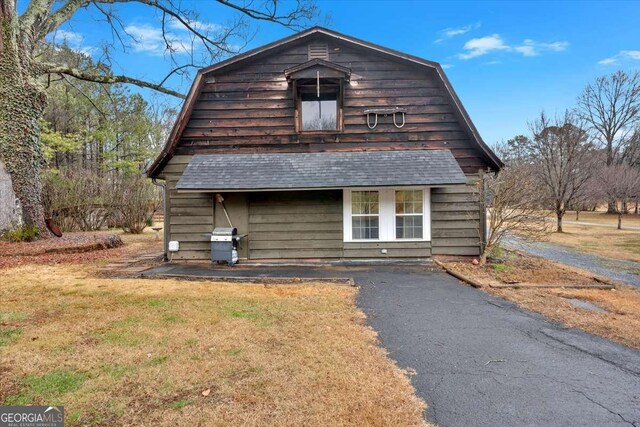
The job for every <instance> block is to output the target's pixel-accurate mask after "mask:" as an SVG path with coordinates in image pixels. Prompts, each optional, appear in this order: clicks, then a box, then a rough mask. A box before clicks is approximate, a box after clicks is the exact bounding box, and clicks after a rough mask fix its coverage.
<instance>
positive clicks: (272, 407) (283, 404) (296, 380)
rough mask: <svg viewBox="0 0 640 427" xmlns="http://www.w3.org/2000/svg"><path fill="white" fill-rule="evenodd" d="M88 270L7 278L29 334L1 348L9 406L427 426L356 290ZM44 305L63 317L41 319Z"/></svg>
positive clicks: (162, 419)
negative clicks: (115, 274) (114, 276)
mask: <svg viewBox="0 0 640 427" xmlns="http://www.w3.org/2000/svg"><path fill="white" fill-rule="evenodd" d="M87 267H88V266H86V265H62V264H60V265H55V266H48V265H45V266H42V265H41V266H33V265H29V266H22V267H18V268H13V269H8V270H5V271H3V272H2V274H3V278H5V279H6V282H4V283H6V285H4V284H3V286H2V287H1V288H0V313H4V314H3V318H6V319H7V320H6V321H7V322H8V323H11V324H12V325H14V324H15V325H19V326H20V328H21V329H22V333H21V334H20V335H19V336H15V337H13V338H12V339H11V340H8V341H7V344H6V345H5V346H3V347H2V348H1V351H0V366H11V370H10V371H3V372H1V373H0V377H1V380H0V396H1V400H0V404H45V403H46V404H50V403H56V402H59V403H64V405H65V414H66V416H67V420H66V421H67V424H66V425H69V426H76V425H158V426H174V425H310V426H313V425H317V426H324V425H345V426H346V425H353V426H360V425H372V426H384V425H397V426H417V425H424V421H423V419H422V411H423V408H424V403H423V402H422V401H420V400H419V399H418V398H417V397H416V395H415V393H414V390H413V388H412V386H411V383H410V381H409V379H408V377H407V374H406V373H405V372H403V371H401V370H400V369H399V368H398V367H397V366H396V365H395V364H394V363H393V362H392V361H391V360H390V359H389V358H388V357H387V355H386V353H385V352H384V351H383V350H382V349H381V348H380V347H379V346H378V342H377V336H376V334H375V332H374V331H372V330H371V329H370V328H368V327H367V326H366V325H365V322H364V320H365V317H364V314H363V313H362V312H361V311H359V310H358V309H357V307H356V305H355V301H354V300H355V295H356V293H357V289H356V288H354V287H348V286H335V285H328V284H322V283H315V284H305V283H296V284H294V285H284V284H283V285H278V286H265V285H264V284H261V283H253V284H243V285H234V286H230V285H228V284H225V283H216V282H211V281H207V282H199V281H178V280H172V279H164V280H148V279H107V278H97V277H95V276H94V275H93V273H91V272H90V269H89V268H87ZM43 307H46V310H47V311H54V312H55V313H57V315H55V316H51V317H49V318H48V320H47V321H46V322H40V321H38V319H39V318H40V317H41V313H42V312H43V311H44V308H43ZM87 313H91V315H90V316H89V315H87ZM34 338H35V339H34Z"/></svg>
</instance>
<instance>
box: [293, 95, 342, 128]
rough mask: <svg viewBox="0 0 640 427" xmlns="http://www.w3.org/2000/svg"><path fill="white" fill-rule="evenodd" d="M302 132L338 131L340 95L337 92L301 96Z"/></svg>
mask: <svg viewBox="0 0 640 427" xmlns="http://www.w3.org/2000/svg"><path fill="white" fill-rule="evenodd" d="M301 106H302V108H301V111H300V114H301V118H302V120H301V121H302V130H336V129H337V128H338V94H337V93H335V92H329V93H320V97H318V96H317V94H316V93H313V94H311V93H303V94H302V95H301Z"/></svg>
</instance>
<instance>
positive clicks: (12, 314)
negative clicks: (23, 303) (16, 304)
mask: <svg viewBox="0 0 640 427" xmlns="http://www.w3.org/2000/svg"><path fill="white" fill-rule="evenodd" d="M27 317H29V315H28V314H27V313H23V312H21V311H0V322H17V321H20V320H24V319H26V318H27Z"/></svg>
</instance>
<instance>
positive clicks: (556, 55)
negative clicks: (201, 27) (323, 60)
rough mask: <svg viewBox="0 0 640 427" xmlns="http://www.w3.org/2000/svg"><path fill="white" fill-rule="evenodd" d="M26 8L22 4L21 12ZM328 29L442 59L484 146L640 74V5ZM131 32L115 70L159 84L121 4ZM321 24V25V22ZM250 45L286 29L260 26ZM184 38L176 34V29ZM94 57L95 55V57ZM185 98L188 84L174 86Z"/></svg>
mask: <svg viewBox="0 0 640 427" xmlns="http://www.w3.org/2000/svg"><path fill="white" fill-rule="evenodd" d="M24 4H25V3H24V2H22V3H21V7H22V8H23V7H24ZM183 4H185V5H186V6H188V7H191V8H193V9H197V10H198V11H199V12H200V14H201V16H200V17H199V18H198V19H199V20H200V21H202V22H207V23H213V24H224V23H225V22H226V21H228V20H229V19H231V17H232V13H231V12H230V11H229V10H227V9H226V8H225V7H223V6H220V5H218V4H215V3H213V2H210V1H204V0H187V1H183ZM318 5H319V7H320V9H321V11H322V12H323V13H324V14H327V15H329V16H330V21H329V22H330V25H329V27H330V28H331V29H334V30H336V31H339V32H343V33H345V34H348V35H352V36H355V37H358V38H362V39H365V40H368V41H371V42H373V43H377V44H381V45H384V46H387V47H391V48H394V49H397V50H401V51H404V52H407V53H410V54H413V55H417V56H420V57H423V58H426V59H430V60H433V61H437V62H440V63H441V64H443V65H444V66H445V68H446V73H447V75H448V76H449V78H450V80H451V82H452V84H453V86H454V88H455V90H456V91H457V93H458V95H459V96H460V98H461V99H462V102H463V103H464V105H465V107H466V108H467V110H468V111H469V114H470V115H471V118H472V120H473V121H474V123H475V124H476V126H477V127H478V129H479V131H480V133H481V135H482V136H483V138H484V139H485V140H486V141H487V142H488V143H490V144H493V143H494V142H495V141H499V140H502V139H507V138H509V137H511V136H513V135H516V134H518V133H525V132H526V131H527V122H528V121H531V120H533V119H534V118H535V116H536V115H537V114H538V113H539V112H540V111H541V110H542V109H544V110H545V111H547V112H548V113H556V112H561V111H563V110H564V109H565V108H571V107H572V106H573V105H574V102H575V98H576V96H577V95H578V93H579V92H580V90H581V89H582V88H583V87H584V85H585V84H586V83H588V82H589V81H591V80H593V79H595V78H596V77H597V76H600V75H603V74H607V73H611V72H614V71H616V70H617V69H624V70H627V71H633V70H637V69H640V25H638V22H637V20H638V17H640V2H633V1H628V2H613V1H608V2H542V1H536V2H506V1H500V2H402V1H372V0H370V1H352V2H347V1H322V0H320V1H318ZM117 10H118V11H119V15H120V17H121V18H122V21H123V23H124V24H125V25H126V26H128V27H129V29H130V32H134V33H136V34H140V35H141V37H140V38H142V39H144V43H142V44H140V45H135V43H134V44H133V45H132V46H130V47H129V49H128V52H127V53H120V54H117V55H116V56H115V59H116V63H115V68H116V70H118V71H125V72H127V73H128V74H131V75H134V76H136V77H141V78H146V79H151V80H157V79H160V78H162V76H163V75H164V73H166V70H167V69H168V68H169V64H168V63H167V59H166V58H165V57H164V56H163V55H162V53H161V52H160V50H161V48H160V47H159V46H161V44H159V43H158V40H156V39H154V37H155V35H157V31H158V29H159V20H158V16H156V15H155V14H154V13H153V12H152V10H151V9H150V8H148V7H145V6H142V5H129V4H124V5H119V6H118V8H117ZM97 19H99V15H98V14H97V13H96V12H95V11H93V12H92V11H90V10H89V11H81V12H80V13H78V14H77V16H76V17H74V19H73V20H72V21H71V22H70V23H69V24H68V25H66V26H65V27H64V28H63V30H64V31H66V33H62V35H63V36H64V37H65V38H67V40H68V42H69V44H71V45H74V46H76V47H77V48H80V49H85V50H87V51H89V52H95V51H96V47H97V46H99V45H100V43H102V42H104V41H105V40H110V38H111V33H110V32H109V30H108V28H107V26H106V25H104V24H103V23H100V22H98V21H97ZM321 23H324V21H322V22H321ZM256 30H257V32H256V33H255V36H254V37H253V38H252V40H251V42H250V43H249V45H248V46H247V49H248V48H253V47H257V46H260V45H262V44H264V43H267V42H270V41H273V40H276V39H278V38H281V37H285V36H287V35H289V34H291V30H289V29H287V28H283V27H281V26H278V25H274V24H266V23H262V24H260V25H259V26H258V27H256ZM175 32H176V34H177V35H178V36H179V35H180V29H177V28H176V30H175ZM94 54H95V53H94ZM173 85H174V87H176V88H179V89H181V90H183V91H186V90H187V89H188V85H189V83H188V82H180V81H177V80H174V81H173Z"/></svg>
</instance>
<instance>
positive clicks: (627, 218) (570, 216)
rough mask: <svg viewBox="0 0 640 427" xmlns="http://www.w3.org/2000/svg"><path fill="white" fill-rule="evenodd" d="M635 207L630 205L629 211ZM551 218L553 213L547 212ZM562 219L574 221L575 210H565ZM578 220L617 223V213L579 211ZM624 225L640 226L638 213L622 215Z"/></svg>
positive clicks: (553, 216)
mask: <svg viewBox="0 0 640 427" xmlns="http://www.w3.org/2000/svg"><path fill="white" fill-rule="evenodd" d="M633 208H635V206H634V205H631V206H630V209H631V211H633ZM549 215H550V216H551V217H552V218H555V215H553V214H551V213H550V214H549ZM564 219H565V220H567V221H575V220H576V212H575V211H567V213H566V215H565V216H564ZM579 221H580V222H593V223H596V224H609V225H615V226H617V225H618V215H616V214H608V213H606V212H580V219H579ZM625 225H629V226H633V227H640V215H636V214H633V213H631V214H628V215H623V216H622V228H624V226H625Z"/></svg>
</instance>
